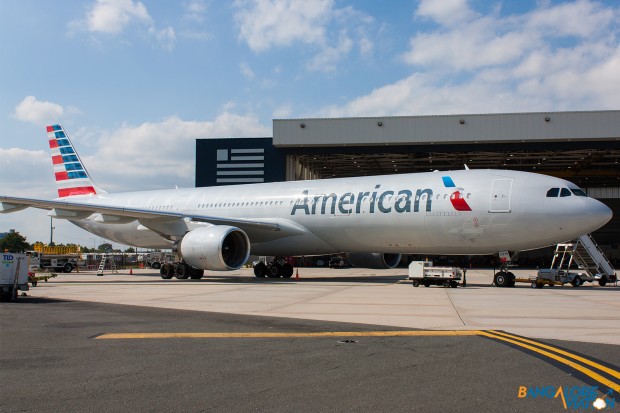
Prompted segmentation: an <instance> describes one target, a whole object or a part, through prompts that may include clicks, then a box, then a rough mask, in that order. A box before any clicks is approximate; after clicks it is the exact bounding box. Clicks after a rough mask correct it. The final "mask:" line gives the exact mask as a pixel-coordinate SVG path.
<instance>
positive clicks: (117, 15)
mask: <svg viewBox="0 0 620 413" xmlns="http://www.w3.org/2000/svg"><path fill="white" fill-rule="evenodd" d="M189 7H190V10H192V9H191V7H192V6H191V4H190V6H189ZM193 10H194V11H195V10H197V9H196V6H194V9H193ZM132 25H137V26H142V27H143V28H145V29H146V32H147V33H148V34H149V35H150V36H151V37H152V38H153V39H155V41H156V42H157V43H158V44H159V45H160V47H161V48H162V49H164V50H166V51H171V50H172V49H174V46H175V43H176V35H175V31H174V29H173V28H172V27H170V26H168V27H166V28H164V29H157V27H156V25H155V22H154V20H153V18H152V17H151V15H150V14H149V12H148V10H147V9H146V6H145V5H144V4H143V3H142V2H140V1H135V2H134V1H133V0H96V1H95V3H94V4H93V5H92V6H91V7H90V10H89V11H88V13H87V14H86V17H85V18H84V19H81V20H73V21H70V22H69V23H68V27H69V31H70V32H75V31H83V30H86V31H88V32H91V33H94V34H97V33H103V34H108V35H119V34H121V33H122V32H123V31H125V30H126V29H127V28H129V27H131V26H132ZM95 43H96V41H95Z"/></svg>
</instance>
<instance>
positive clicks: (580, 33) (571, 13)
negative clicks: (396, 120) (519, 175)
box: [318, 0, 620, 116]
mask: <svg viewBox="0 0 620 413" xmlns="http://www.w3.org/2000/svg"><path fill="white" fill-rule="evenodd" d="M456 9H461V12H462V13H463V14H464V15H466V16H468V17H467V19H465V20H454V19H451V18H450V17H449V13H448V10H456ZM619 15H620V9H618V8H612V7H607V6H603V5H601V4H600V3H596V2H592V1H587V0H578V1H574V2H569V3H562V4H557V5H553V4H551V5H548V4H546V3H545V4H543V5H541V6H538V7H537V8H536V9H534V10H532V11H530V12H527V13H523V14H517V15H510V16H500V15H499V12H498V11H497V10H494V11H492V12H491V13H489V14H488V15H482V14H480V13H478V12H476V11H473V10H471V9H470V8H469V5H468V3H467V2H465V1H453V2H422V3H421V4H420V7H419V8H418V10H417V14H416V16H417V17H418V18H420V17H421V16H423V17H424V18H431V19H434V20H435V21H436V22H437V23H439V25H438V27H437V28H436V29H435V30H431V31H426V32H418V33H416V34H415V35H413V36H412V38H411V39H410V48H409V50H408V51H407V52H406V53H404V54H403V55H402V57H403V61H404V62H406V63H408V64H410V65H411V67H412V73H411V74H410V75H409V76H407V77H405V78H403V79H401V80H399V81H397V82H394V83H392V84H388V85H385V86H383V87H379V88H376V89H375V90H373V91H371V92H370V93H368V94H366V95H364V96H360V97H358V98H355V99H353V100H351V101H349V102H348V103H345V104H344V105H340V106H336V105H333V106H328V107H326V108H324V109H322V110H320V111H319V113H318V115H320V116H376V115H421V114H448V113H479V112H490V113H497V112H518V111H545V110H595V109H617V108H618V107H620V43H619V40H618V39H619V38H620V24H619V23H618V22H619V21H620V20H619V19H618V18H617V16H619ZM614 16H615V18H614ZM575 26H579V27H575Z"/></svg>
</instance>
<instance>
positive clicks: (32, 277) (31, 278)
mask: <svg viewBox="0 0 620 413" xmlns="http://www.w3.org/2000/svg"><path fill="white" fill-rule="evenodd" d="M57 276H58V274H55V273H51V274H45V275H37V274H36V273H34V272H32V271H31V272H29V273H28V282H29V283H30V285H32V286H33V287H36V286H37V284H38V282H39V281H45V282H47V280H49V279H50V278H56V277H57Z"/></svg>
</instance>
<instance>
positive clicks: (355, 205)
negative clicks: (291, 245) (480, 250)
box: [291, 176, 471, 215]
mask: <svg viewBox="0 0 620 413" xmlns="http://www.w3.org/2000/svg"><path fill="white" fill-rule="evenodd" d="M442 181H443V184H444V186H445V187H446V188H450V189H455V191H454V192H453V193H452V194H451V195H450V203H451V204H452V207H453V208H454V209H455V210H457V211H471V207H470V206H469V204H467V202H466V201H465V199H464V198H463V188H457V187H456V185H455V184H454V181H452V178H450V177H449V176H444V177H442ZM301 195H302V197H300V198H298V199H297V201H296V202H295V204H294V205H293V209H292V210H291V215H295V213H297V212H299V213H300V214H301V213H303V214H304V215H317V214H318V215H325V214H330V215H336V210H338V213H340V214H343V215H350V214H360V213H363V212H366V211H368V213H370V214H374V213H375V212H379V213H382V214H389V213H391V212H396V213H405V212H420V210H424V211H425V212H431V211H432V207H433V190H432V189H431V188H425V189H418V190H416V191H415V192H414V191H413V190H409V189H401V190H399V191H398V192H397V191H392V190H387V191H385V190H382V189H381V185H380V184H377V185H375V188H374V190H373V191H365V192H364V191H362V192H359V193H353V192H347V193H344V194H342V195H337V194H335V193H331V194H317V195H310V194H309V191H308V190H307V189H305V190H303V191H302V192H301ZM437 199H439V197H438V198H437ZM366 205H367V207H366Z"/></svg>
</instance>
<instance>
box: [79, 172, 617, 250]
mask: <svg viewBox="0 0 620 413" xmlns="http://www.w3.org/2000/svg"><path fill="white" fill-rule="evenodd" d="M444 177H448V178H449V179H448V180H447V181H446V180H445V179H444ZM451 183H453V184H454V185H452V186H450V184H451ZM551 188H566V189H569V190H571V189H577V187H576V186H575V185H574V184H572V183H570V182H568V181H565V180H562V179H558V178H553V177H549V176H545V175H539V174H533V173H526V172H516V171H501V170H461V171H450V172H428V173H416V174H403V175H385V176H371V177H357V178H338V179H327V180H314V181H291V182H279V183H265V184H254V185H235V186H223V187H210V188H191V189H175V190H159V191H144V192H132V193H117V194H99V195H88V196H77V197H73V199H74V200H75V201H76V202H80V203H84V204H94V205H107V206H113V207H123V208H133V209H141V210H145V211H155V212H175V213H183V214H185V215H187V216H196V215H198V216H213V217H227V218H235V219H252V220H258V221H260V220H265V221H270V222H273V221H279V222H286V223H288V224H290V225H293V226H299V227H300V228H303V230H304V233H303V234H300V235H292V236H287V237H282V238H279V239H275V240H273V239H270V240H269V239H265V240H262V239H261V237H260V235H254V236H250V242H251V253H252V254H255V255H278V256H289V255H317V254H330V253H339V252H382V253H428V254H492V253H495V252H498V251H502V250H527V249H534V248H540V247H544V246H547V245H551V244H554V243H557V242H561V241H565V240H570V239H574V238H576V237H578V236H580V235H583V234H586V233H589V232H591V231H594V230H596V229H598V228H599V227H601V226H602V225H604V224H605V223H606V222H607V221H608V220H609V219H610V218H611V211H610V210H609V208H607V207H606V206H605V205H604V204H602V203H600V202H599V201H596V200H594V199H592V198H589V197H585V196H577V195H575V193H571V194H570V195H569V196H564V197H560V196H556V197H549V196H547V193H548V191H549V190H550V189H551ZM455 192H457V193H458V195H454V194H455ZM455 197H456V198H457V199H454V198H455ZM451 198H452V200H451ZM463 205H465V206H466V207H463ZM71 222H73V223H75V224H76V225H79V226H80V227H82V228H84V229H86V230H88V231H90V232H92V233H95V234H97V235H99V236H102V237H105V238H108V239H111V240H114V241H116V242H119V243H123V244H128V245H134V246H139V247H150V248H170V247H171V246H172V244H173V242H172V241H170V240H168V239H165V238H164V237H162V236H160V235H158V234H157V233H155V232H153V231H151V230H149V229H147V228H145V227H144V226H142V225H140V223H139V222H138V221H131V222H126V223H101V222H97V221H96V220H95V219H94V217H93V216H91V217H89V218H86V219H83V220H77V219H74V220H72V221H71ZM194 225H195V226H199V225H204V224H198V223H196V224H194V223H190V224H189V226H190V227H192V226H194Z"/></svg>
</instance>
